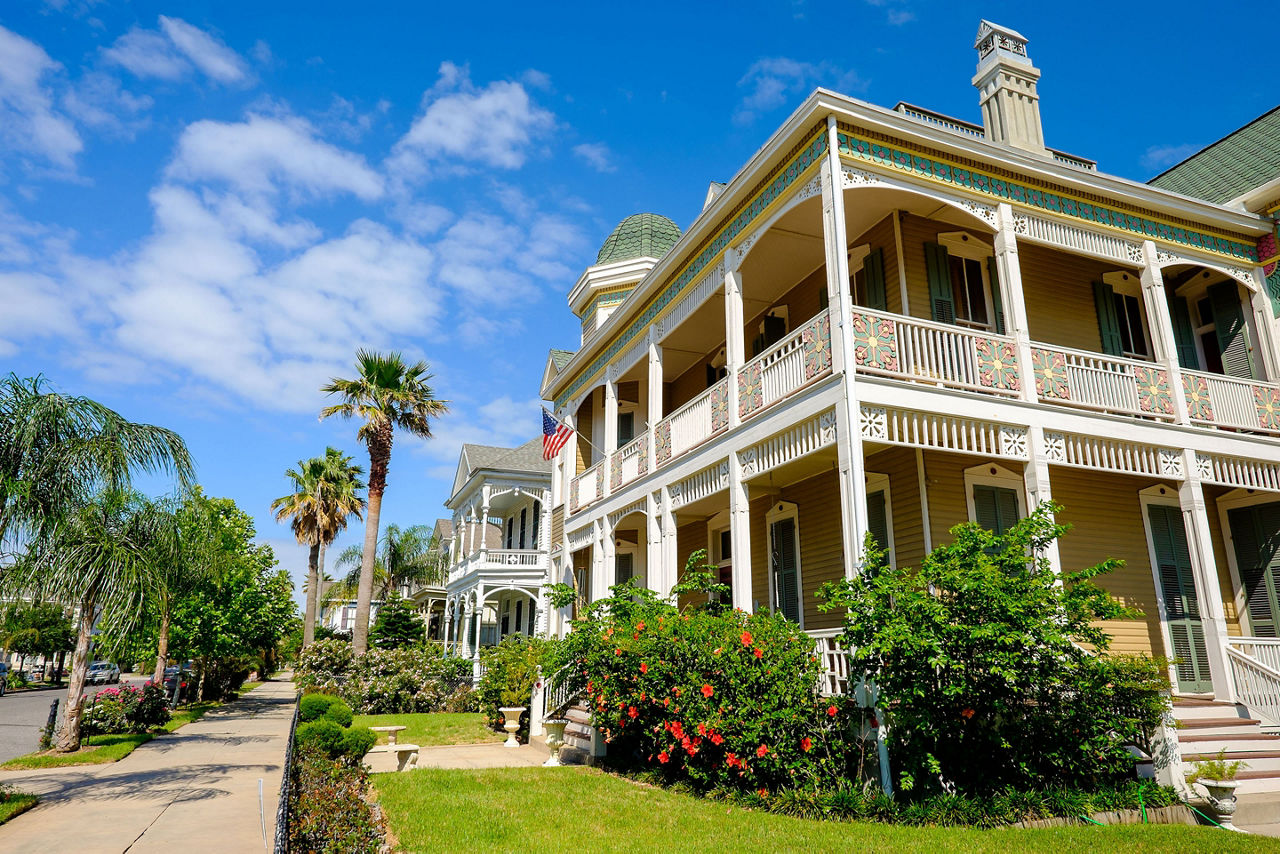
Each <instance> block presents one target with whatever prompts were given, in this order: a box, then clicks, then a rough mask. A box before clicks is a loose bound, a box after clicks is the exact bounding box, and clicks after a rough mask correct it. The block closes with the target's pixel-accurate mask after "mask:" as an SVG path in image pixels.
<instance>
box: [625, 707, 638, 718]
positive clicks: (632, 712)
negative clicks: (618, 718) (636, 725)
mask: <svg viewBox="0 0 1280 854" xmlns="http://www.w3.org/2000/svg"><path fill="white" fill-rule="evenodd" d="M627 714H628V715H629V716H631V717H633V718H634V717H636V716H637V715H639V714H640V710H639V709H637V708H636V707H635V706H632V707H630V708H629V709H627Z"/></svg>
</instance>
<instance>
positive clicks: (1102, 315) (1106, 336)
mask: <svg viewBox="0 0 1280 854" xmlns="http://www.w3.org/2000/svg"><path fill="white" fill-rule="evenodd" d="M1093 302H1094V305H1095V306H1096V307H1097V309H1098V336H1099V337H1100V338H1101V339H1102V352H1104V353H1106V354H1107V355H1108V356H1123V355H1124V343H1123V342H1122V340H1121V338H1120V318H1118V317H1117V316H1116V300H1115V291H1114V290H1112V288H1111V286H1110V285H1108V284H1107V283H1106V282H1094V283H1093Z"/></svg>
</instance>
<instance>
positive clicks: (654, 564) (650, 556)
mask: <svg viewBox="0 0 1280 854" xmlns="http://www.w3.org/2000/svg"><path fill="white" fill-rule="evenodd" d="M644 504H645V507H644V518H645V522H646V525H645V553H644V580H645V586H646V587H648V588H649V589H650V590H652V591H654V592H655V593H657V594H658V595H659V596H665V595H667V594H666V590H665V589H664V587H663V583H664V580H665V578H666V572H667V570H666V567H664V566H663V565H662V493H660V492H649V493H647V494H646V495H645V497H644Z"/></svg>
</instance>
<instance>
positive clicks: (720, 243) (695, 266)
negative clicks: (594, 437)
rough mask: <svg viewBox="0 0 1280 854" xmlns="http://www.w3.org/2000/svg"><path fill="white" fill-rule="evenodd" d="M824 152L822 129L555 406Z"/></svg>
mask: <svg viewBox="0 0 1280 854" xmlns="http://www.w3.org/2000/svg"><path fill="white" fill-rule="evenodd" d="M826 151H827V131H826V129H825V128H823V129H822V130H821V131H819V132H818V133H817V135H816V136H815V137H814V139H813V141H812V142H810V143H809V144H808V145H807V146H805V148H804V149H803V150H802V151H801V152H800V153H799V154H797V155H796V156H795V157H793V158H792V159H791V162H790V163H788V164H787V165H786V167H785V168H784V169H782V170H781V171H780V172H778V174H777V175H776V176H774V179H773V180H772V181H770V182H769V183H768V184H767V185H766V186H765V187H763V188H762V189H761V190H760V191H759V192H758V193H756V195H755V197H754V198H753V199H752V200H751V202H750V203H749V204H748V205H747V206H746V207H744V208H743V209H742V210H741V211H739V212H738V215H737V216H735V217H734V218H733V219H732V220H730V221H729V222H728V223H726V224H725V225H724V226H723V227H721V229H720V232H719V233H718V234H716V236H715V238H714V239H712V241H711V242H710V243H709V244H708V245H707V247H706V248H705V249H703V250H702V251H701V252H699V253H698V255H697V257H696V258H694V259H693V261H691V262H690V263H689V266H687V267H686V268H685V269H684V272H682V273H681V274H680V275H679V276H678V277H676V279H675V281H673V282H671V284H669V285H667V287H666V288H664V289H663V290H662V292H661V293H659V294H658V295H657V297H655V298H654V299H653V300H652V301H651V302H650V303H649V305H648V306H647V307H646V308H645V310H644V311H643V312H641V313H640V316H639V317H637V318H636V319H635V320H633V321H631V324H630V325H628V326H627V328H626V329H624V330H623V331H622V332H621V333H620V334H619V335H618V336H617V337H615V338H614V339H613V341H611V342H610V343H609V346H608V347H606V348H605V350H604V352H602V353H601V354H600V355H599V356H597V357H596V358H595V359H594V360H593V361H592V362H591V364H590V365H589V366H588V367H587V368H585V369H583V371H582V373H580V374H578V376H577V378H576V379H575V380H574V381H573V382H572V383H570V384H569V386H568V387H567V388H565V390H564V391H562V392H561V393H560V395H559V396H558V397H557V398H556V400H555V408H556V409H559V408H560V407H562V406H564V405H565V404H566V403H567V402H569V400H571V399H572V398H573V396H574V395H575V394H577V393H578V391H579V390H581V389H582V387H583V386H585V385H586V384H587V383H589V382H591V380H592V379H594V378H595V377H596V375H597V374H599V373H600V371H602V370H604V367H605V365H607V364H609V362H611V361H612V360H613V358H614V357H615V356H617V355H618V353H620V352H621V351H622V350H623V348H625V347H626V346H628V345H629V344H630V343H631V342H632V341H633V340H635V338H636V336H637V335H641V334H643V333H644V332H645V331H646V330H647V329H648V328H649V324H651V323H653V321H654V320H656V319H657V317H658V315H659V314H661V313H662V311H663V310H664V309H666V307H667V306H669V305H671V304H672V303H673V302H675V301H676V300H677V299H678V298H679V297H680V295H681V294H683V293H684V291H685V288H687V287H689V286H690V285H691V284H693V283H694V281H695V280H696V279H697V277H698V275H699V274H700V273H701V272H702V271H703V270H705V269H706V268H707V267H708V266H710V265H711V264H712V263H714V262H715V261H716V259H718V258H719V257H720V256H721V254H722V253H723V252H724V250H725V249H726V248H727V247H728V246H729V243H730V242H732V240H733V239H734V238H735V237H737V236H738V235H739V234H741V233H742V232H743V231H744V230H746V228H747V226H749V225H750V224H751V223H752V222H753V221H754V220H755V219H756V217H758V216H760V214H761V213H763V212H764V210H765V208H767V207H769V205H770V204H772V203H773V202H774V201H775V200H776V199H777V198H778V197H779V196H781V195H782V194H783V193H785V192H786V191H787V190H788V189H789V188H790V187H792V186H793V185H794V184H795V183H796V181H797V179H799V178H800V177H801V176H802V175H804V174H805V173H806V172H807V171H808V170H809V168H810V167H811V166H814V165H815V164H817V163H819V162H821V160H822V155H823V154H825V153H826ZM682 239H683V238H682ZM676 246H679V244H676ZM673 248H674V247H673Z"/></svg>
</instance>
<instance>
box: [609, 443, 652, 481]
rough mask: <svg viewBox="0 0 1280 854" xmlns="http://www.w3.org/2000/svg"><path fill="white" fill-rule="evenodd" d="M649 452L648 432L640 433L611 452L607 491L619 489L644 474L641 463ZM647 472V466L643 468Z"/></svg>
mask: <svg viewBox="0 0 1280 854" xmlns="http://www.w3.org/2000/svg"><path fill="white" fill-rule="evenodd" d="M648 450H649V431H648V430H646V431H645V432H643V433H641V434H640V435H639V436H637V437H636V438H634V439H632V440H631V441H630V442H628V443H627V444H625V445H623V446H622V447H621V448H619V449H618V450H616V451H614V452H613V455H612V456H611V457H610V461H609V467H610V470H609V489H610V491H612V490H615V489H619V488H621V487H622V486H625V485H626V484H628V483H630V482H631V481H633V480H635V479H636V478H638V477H639V476H640V475H641V474H644V473H645V472H644V471H642V466H641V463H642V462H645V461H646V460H645V455H646V454H647V453H648ZM643 468H644V469H645V470H647V468H648V467H647V466H644V467H643Z"/></svg>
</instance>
